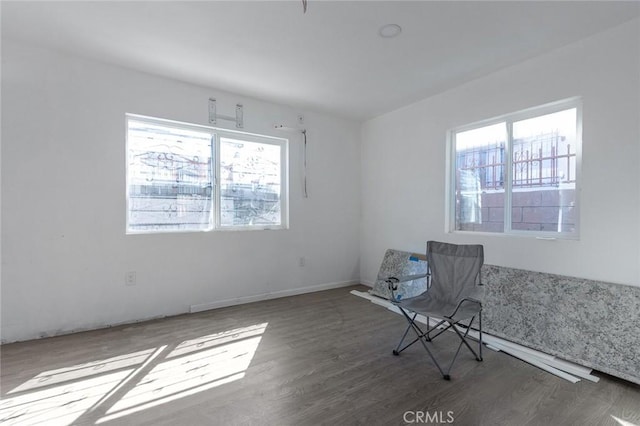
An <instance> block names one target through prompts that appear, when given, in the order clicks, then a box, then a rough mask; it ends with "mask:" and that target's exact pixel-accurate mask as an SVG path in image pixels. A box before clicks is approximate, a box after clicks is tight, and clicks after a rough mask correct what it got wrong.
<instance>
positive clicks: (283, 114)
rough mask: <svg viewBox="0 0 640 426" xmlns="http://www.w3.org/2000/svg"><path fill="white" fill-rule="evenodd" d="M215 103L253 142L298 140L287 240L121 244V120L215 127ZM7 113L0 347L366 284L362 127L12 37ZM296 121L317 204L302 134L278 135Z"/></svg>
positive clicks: (213, 238) (200, 238)
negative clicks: (211, 109) (129, 279)
mask: <svg viewBox="0 0 640 426" xmlns="http://www.w3.org/2000/svg"><path fill="white" fill-rule="evenodd" d="M220 66H224V62H220ZM254 71H255V77H256V79H260V70H254ZM211 96H213V97H215V98H217V101H218V102H217V103H218V113H220V114H226V115H233V114H234V111H235V104H236V103H238V102H240V103H242V104H243V105H244V122H245V130H246V131H249V132H254V133H262V134H268V135H275V136H285V137H290V177H291V180H290V229H289V230H284V231H243V232H233V231H225V232H208V233H177V234H158V235H125V113H136V114H143V115H149V116H154V117H161V118H168V119H173V120H179V121H185V122H190V123H197V124H203V125H207V124H208V123H207V120H208V111H207V106H208V99H209V97H211ZM2 112H3V115H2V142H3V144H2V150H3V152H2V197H3V203H2V264H3V269H2V341H5V342H9V341H15V340H24V339H30V338H35V337H39V336H46V335H55V334H60V333H65V332H69V331H73V330H79V329H90V328H97V327H102V326H106V325H110V324H116V323H122V322H129V321H135V320H140V319H145V318H150V317H158V316H163V315H172V314H178V313H183V312H188V310H189V307H190V306H191V305H203V304H214V305H215V303H216V302H219V301H226V302H225V303H227V304H228V301H229V300H233V299H237V298H240V299H241V300H256V299H260V298H261V296H262V295H264V296H265V297H267V296H268V294H270V293H272V294H273V293H276V294H280V295H281V294H288V293H295V292H299V291H300V289H301V288H302V289H303V291H306V290H309V289H312V288H313V287H315V288H317V289H321V288H327V287H331V286H333V285H341V284H345V283H349V282H354V281H355V282H357V280H358V277H359V266H358V257H359V245H358V244H359V235H358V232H359V220H360V211H359V208H360V202H359V196H360V195H359V194H360V189H359V186H360V170H359V162H360V159H359V156H360V147H359V137H360V124H359V123H356V122H352V121H348V120H343V119H339V118H332V117H329V116H326V115H322V114H317V113H314V112H312V111H298V110H294V109H291V108H289V107H286V106H282V105H274V104H271V103H267V102H262V101H257V100H253V99H246V98H242V97H240V96H235V95H232V94H229V93H225V92H221V91H218V90H210V89H206V88H202V87H197V86H193V85H189V84H186V83H181V82H177V81H172V80H168V79H164V78H159V77H154V76H151V75H146V74H143V73H139V72H134V71H130V70H126V69H123V68H118V67H114V66H108V65H104V64H101V63H98V62H93V61H88V60H83V59H80V58H78V57H73V56H68V55H66V54H63V53H59V52H55V51H52V50H47V49H41V48H36V47H33V46H27V45H24V44H19V43H16V42H11V41H8V40H6V39H3V46H2ZM298 113H303V114H304V119H305V127H306V128H307V130H308V138H309V146H308V159H309V160H308V179H309V185H308V187H309V198H307V199H304V198H303V197H302V188H301V184H302V166H301V165H302V150H301V147H302V145H301V136H295V135H292V134H289V133H284V132H282V131H277V130H274V129H273V125H274V124H276V123H280V124H284V125H288V126H294V125H295V123H296V119H297V115H298ZM220 124H221V125H222V126H227V127H228V126H233V124H232V123H227V122H221V123H220ZM300 256H305V257H306V265H305V266H304V267H300V266H299V257H300ZM127 271H136V273H137V285H135V286H125V273H126V272H127Z"/></svg>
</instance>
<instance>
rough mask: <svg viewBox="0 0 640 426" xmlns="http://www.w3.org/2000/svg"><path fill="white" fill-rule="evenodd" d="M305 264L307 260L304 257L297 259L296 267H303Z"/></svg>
mask: <svg viewBox="0 0 640 426" xmlns="http://www.w3.org/2000/svg"><path fill="white" fill-rule="evenodd" d="M306 264H307V259H306V258H305V257H304V256H301V257H300V258H299V259H298V266H300V267H303V266H304V265H306Z"/></svg>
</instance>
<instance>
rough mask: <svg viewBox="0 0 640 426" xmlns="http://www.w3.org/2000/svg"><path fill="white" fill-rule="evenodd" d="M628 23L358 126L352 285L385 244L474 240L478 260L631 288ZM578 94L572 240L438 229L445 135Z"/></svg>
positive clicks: (634, 148) (634, 185) (634, 147)
mask: <svg viewBox="0 0 640 426" xmlns="http://www.w3.org/2000/svg"><path fill="white" fill-rule="evenodd" d="M639 63H640V22H639V21H638V19H635V20H633V21H630V22H629V23H627V24H624V25H621V26H619V27H616V28H614V29H612V30H609V31H607V32H604V33H601V34H599V35H596V36H593V37H591V38H588V39H585V40H583V41H581V42H578V43H574V44H571V45H569V46H565V47H564V48H561V49H558V50H556V51H554V52H552V53H549V54H546V55H544V56H540V57H538V58H535V59H532V60H528V61H526V62H523V63H521V64H519V65H516V66H513V67H510V68H507V69H504V70H502V71H500V72H497V73H494V74H492V75H490V76H487V77H485V78H481V79H478V80H475V81H473V82H470V83H468V84H465V85H462V86H460V87H458V88H456V89H453V90H450V91H447V92H444V93H442V94H440V95H437V96H434V97H431V98H428V99H425V100H423V101H420V102H418V103H415V104H412V105H409V106H407V107H405V108H402V109H400V110H397V111H394V112H391V113H388V114H385V115H383V116H380V117H377V118H375V119H372V120H370V121H368V122H366V123H365V124H364V125H363V129H362V164H361V168H362V214H363V220H362V231H361V240H360V241H361V242H360V250H361V259H360V262H361V263H360V265H361V275H360V276H361V280H362V281H363V282H366V283H371V282H373V281H374V280H375V277H376V274H377V271H378V268H379V266H380V262H381V260H382V257H383V254H384V251H385V249H387V248H396V249H402V250H412V251H416V252H424V250H425V242H426V241H427V240H430V239H434V240H442V241H448V242H454V243H481V244H484V246H485V256H486V263H489V264H494V265H500V266H507V267H514V268H521V269H527V270H534V271H541V272H549V273H557V274H564V275H570V276H576V277H583V278H590V279H596V280H603V281H610V282H616V283H622V284H629V285H640V174H639V170H640V167H639V164H640V128H639V121H640V107H639V104H640V65H639ZM572 96H582V97H583V147H582V148H583V149H582V153H583V161H582V182H581V188H582V193H581V195H580V197H581V198H580V201H581V211H580V215H581V229H580V234H581V236H580V240H579V241H569V240H556V241H541V240H536V239H533V238H521V237H506V236H503V235H496V236H487V235H471V236H470V235H462V234H451V233H446V232H445V189H444V188H445V147H446V132H447V130H448V129H450V128H453V127H455V126H460V125H464V124H467V123H473V122H476V121H479V120H482V119H487V118H491V117H495V116H499V115H502V114H505V113H509V112H514V111H519V110H522V109H525V108H528V107H532V106H536V105H542V104H545V103H548V102H551V101H555V100H560V99H564V98H569V97H572Z"/></svg>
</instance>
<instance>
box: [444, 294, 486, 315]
mask: <svg viewBox="0 0 640 426" xmlns="http://www.w3.org/2000/svg"><path fill="white" fill-rule="evenodd" d="M465 302H466V303H475V304H477V305H480V310H482V302H481V301H480V300H478V299H475V298H472V297H465V298H464V299H461V300H460V301H459V302H458V306H456V309H455V311H453V313H452V314H451V315H449V318H453V317H454V316H456V314H457V313H458V310H459V309H460V307H461V306H462V304H463V303H465Z"/></svg>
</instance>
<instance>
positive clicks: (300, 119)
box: [298, 114, 304, 124]
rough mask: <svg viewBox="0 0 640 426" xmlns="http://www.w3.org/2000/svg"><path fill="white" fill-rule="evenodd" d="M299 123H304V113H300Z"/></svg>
mask: <svg viewBox="0 0 640 426" xmlns="http://www.w3.org/2000/svg"><path fill="white" fill-rule="evenodd" d="M298 124H304V115H302V114H300V115H298Z"/></svg>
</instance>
